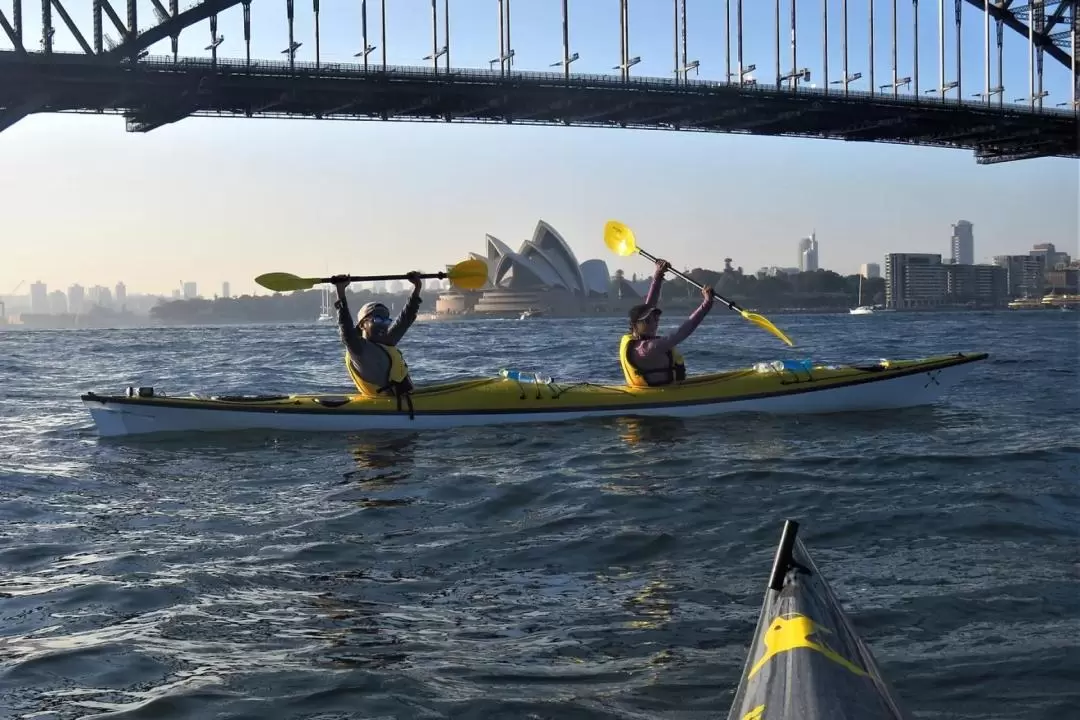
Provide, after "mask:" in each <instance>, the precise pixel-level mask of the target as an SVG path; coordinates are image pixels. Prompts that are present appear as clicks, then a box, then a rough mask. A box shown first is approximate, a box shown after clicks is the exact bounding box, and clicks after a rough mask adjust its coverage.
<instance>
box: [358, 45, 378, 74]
mask: <svg viewBox="0 0 1080 720" xmlns="http://www.w3.org/2000/svg"><path fill="white" fill-rule="evenodd" d="M376 48H378V45H368V46H367V47H365V48H364V49H363V50H361V51H360V52H358V53H354V54H353V57H358V58H363V59H364V72H367V65H368V63H367V56H368V55H370V54H371V53H373V52H375V50H376Z"/></svg>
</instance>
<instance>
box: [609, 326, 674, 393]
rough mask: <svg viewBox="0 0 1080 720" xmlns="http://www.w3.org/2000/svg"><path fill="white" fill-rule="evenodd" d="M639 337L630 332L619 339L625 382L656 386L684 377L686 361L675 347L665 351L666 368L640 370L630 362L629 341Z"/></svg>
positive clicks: (633, 384)
mask: <svg viewBox="0 0 1080 720" xmlns="http://www.w3.org/2000/svg"><path fill="white" fill-rule="evenodd" d="M640 339H641V338H637V337H634V335H633V334H632V333H627V334H626V335H623V336H622V340H620V341H619V363H620V364H621V365H622V371H623V375H624V376H625V377H626V384H627V385H630V386H631V387H656V386H660V385H671V384H672V383H677V382H682V381H683V380H685V379H686V362H685V361H684V360H683V356H682V353H680V352H679V351H678V350H676V349H675V348H672V349H671V350H668V351H667V359H668V364H667V367H666V368H658V369H656V370H648V371H646V372H642V371H641V370H638V369H637V368H636V367H634V365H633V364H632V363H631V362H630V343H632V342H637V341H638V340H640Z"/></svg>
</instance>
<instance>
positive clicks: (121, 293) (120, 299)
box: [114, 281, 127, 310]
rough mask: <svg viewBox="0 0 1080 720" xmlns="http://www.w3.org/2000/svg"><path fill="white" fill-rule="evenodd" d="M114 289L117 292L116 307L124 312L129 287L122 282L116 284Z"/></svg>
mask: <svg viewBox="0 0 1080 720" xmlns="http://www.w3.org/2000/svg"><path fill="white" fill-rule="evenodd" d="M114 289H115V291H116V307H118V308H120V309H121V310H123V309H124V303H126V302H127V286H126V285H124V283H123V281H121V282H118V283H116V288H114Z"/></svg>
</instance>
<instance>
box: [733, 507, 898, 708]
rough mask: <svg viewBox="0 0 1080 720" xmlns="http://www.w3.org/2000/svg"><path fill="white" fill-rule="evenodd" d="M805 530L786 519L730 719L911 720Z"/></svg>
mask: <svg viewBox="0 0 1080 720" xmlns="http://www.w3.org/2000/svg"><path fill="white" fill-rule="evenodd" d="M798 528H799V525H798V523H796V522H794V521H791V520H788V521H786V522H785V523H784V530H783V534H782V535H781V538H780V545H779V547H778V548H777V550H776V558H775V560H774V561H773V569H772V573H771V575H770V578H769V586H768V588H767V589H766V591H765V601H764V602H763V604H762V606H761V613H760V615H759V616H758V622H757V627H756V628H755V630H754V641H753V643H752V644H751V646H750V652H749V653H748V654H747V657H746V664H745V666H744V668H743V675H742V679H741V680H740V681H739V687H738V690H736V691H735V699H734V700H733V702H732V704H731V710H730V711H729V712H728V720H795V719H796V718H798V720H909V719H910V717H911V716H910V715H909V714H908V713H907V711H906V710H904V709H902V708H901V706H900V704H899V703H898V702H897V700H896V698H895V697H894V694H893V691H892V688H890V687H889V684H888V683H887V682H886V680H885V679H884V677H883V676H882V675H881V672H880V671H879V670H878V667H877V663H876V662H875V661H874V656H873V654H872V653H871V652H870V648H869V647H867V645H866V644H865V643H864V642H863V641H862V639H861V638H860V637H859V635H858V634H857V633H856V632H855V628H854V627H853V626H852V624H851V621H850V620H849V619H848V617H847V615H846V614H845V613H844V610H843V608H842V607H841V606H840V601H839V600H837V598H836V596H835V595H834V594H833V591H832V588H831V587H830V586H829V583H828V581H826V580H825V577H824V576H823V575H822V574H821V572H820V571H819V570H818V568H817V566H816V565H815V564H814V561H813V559H812V558H811V557H810V553H809V552H808V551H807V549H806V547H805V546H803V544H802V542H801V541H800V540H799V539H798V538H796V537H795V534H796V532H797V531H798Z"/></svg>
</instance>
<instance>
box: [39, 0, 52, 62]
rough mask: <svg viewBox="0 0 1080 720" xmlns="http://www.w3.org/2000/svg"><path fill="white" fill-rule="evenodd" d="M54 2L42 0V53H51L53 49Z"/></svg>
mask: <svg viewBox="0 0 1080 720" xmlns="http://www.w3.org/2000/svg"><path fill="white" fill-rule="evenodd" d="M53 32H54V31H53V24H52V0H41V51H42V52H44V53H51V52H52V48H53Z"/></svg>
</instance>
